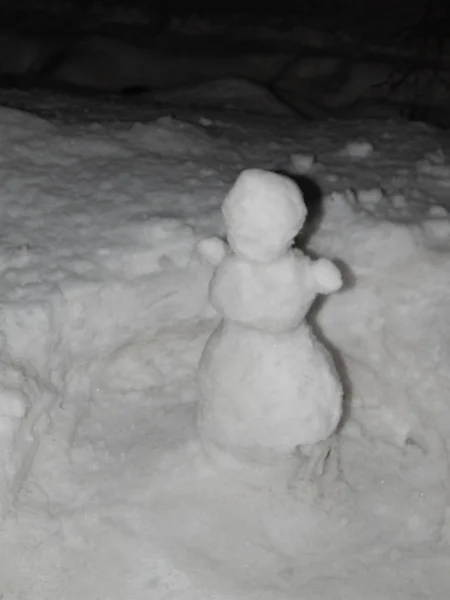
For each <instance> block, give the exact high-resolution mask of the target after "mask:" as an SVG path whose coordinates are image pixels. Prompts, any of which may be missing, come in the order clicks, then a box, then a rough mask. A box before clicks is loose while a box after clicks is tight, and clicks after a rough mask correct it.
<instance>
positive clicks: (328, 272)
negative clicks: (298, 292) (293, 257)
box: [313, 258, 342, 294]
mask: <svg viewBox="0 0 450 600" xmlns="http://www.w3.org/2000/svg"><path fill="white" fill-rule="evenodd" d="M313 268H314V271H313V272H314V277H315V279H316V282H317V285H318V290H319V292H320V293H322V294H325V293H329V292H335V291H337V290H339V289H340V288H341V287H342V275H341V272H340V271H339V269H338V268H337V266H336V265H335V264H334V263H332V262H331V261H330V260H328V259H326V258H319V259H318V260H316V261H315V263H314V265H313Z"/></svg>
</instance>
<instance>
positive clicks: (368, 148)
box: [339, 140, 374, 158]
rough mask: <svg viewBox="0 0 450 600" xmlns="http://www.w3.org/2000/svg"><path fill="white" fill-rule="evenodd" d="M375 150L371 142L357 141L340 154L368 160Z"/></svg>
mask: <svg viewBox="0 0 450 600" xmlns="http://www.w3.org/2000/svg"><path fill="white" fill-rule="evenodd" d="M373 150H374V148H373V146H372V144H371V143H370V142H367V141H365V140H355V141H353V142H349V143H348V144H347V145H346V146H345V147H344V148H343V149H342V150H341V151H340V153H339V154H341V155H342V156H349V157H351V158H367V157H368V156H370V155H371V154H372V152H373Z"/></svg>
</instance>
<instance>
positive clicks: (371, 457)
mask: <svg viewBox="0 0 450 600" xmlns="http://www.w3.org/2000/svg"><path fill="white" fill-rule="evenodd" d="M22 100H23V98H22V99H21V98H18V99H17V103H18V104H20V103H21V102H22ZM41 100H42V96H41ZM47 100H48V104H47V105H46V107H47V109H48V111H50V109H49V107H50V108H51V107H52V106H53V107H54V106H55V104H52V102H53V100H52V99H51V98H50V99H47ZM47 100H46V102H47ZM55 102H56V104H57V103H58V102H60V100H58V99H57V100H56V101H55ZM71 102H72V107H70V106H69V110H68V111H67V106H66V113H67V116H69V117H70V115H72V118H71V119H70V118H68V119H66V120H55V121H54V122H52V123H50V122H46V121H44V120H41V119H39V118H37V117H34V116H30V115H27V114H24V113H22V112H19V111H14V110H11V109H2V110H1V111H0V139H1V142H0V143H1V153H0V178H1V223H2V229H1V234H2V235H1V255H0V256H1V262H0V278H1V280H0V281H1V285H0V302H1V311H0V329H1V348H2V352H1V362H2V368H1V370H0V394H1V404H0V406H1V410H0V444H1V448H2V457H3V460H2V462H1V464H0V503H1V512H2V516H3V522H2V529H1V532H0V535H1V543H0V597H3V598H4V599H5V600H6V599H7V600H19V599H28V598H33V600H44V599H45V600H61V599H64V600H79V599H80V598H86V599H87V600H94V599H95V600H96V599H102V600H103V599H105V600H106V599H108V600H124V599H125V598H126V599H133V600H141V599H142V600H143V599H148V598H152V600H153V599H154V600H162V599H165V600H168V599H169V598H170V599H178V598H179V599H183V600H191V599H192V600H194V599H195V600H198V599H201V600H206V599H220V600H222V599H225V598H227V599H233V600H269V599H270V600H275V599H276V600H283V599H294V598H295V599H298V598H305V599H306V598H308V600H310V599H311V600H336V599H338V598H342V599H345V600H361V599H362V598H364V600H381V599H382V600H386V599H389V600H403V599H404V600H406V599H408V600H411V599H425V598H432V599H433V600H435V599H445V598H448V592H449V590H450V545H449V535H450V529H449V520H448V515H449V513H448V500H449V497H448V482H449V477H448V458H449V447H448V439H450V438H449V433H450V405H449V391H450V381H449V378H450V375H449V373H450V369H449V364H450V343H449V340H450V321H449V319H448V306H449V300H450V222H449V217H448V213H447V211H446V207H448V204H449V201H448V181H449V173H450V165H449V160H448V158H447V157H448V155H449V151H450V144H449V138H448V136H446V135H445V134H443V133H440V132H437V131H436V130H434V129H432V128H430V127H427V126H424V125H420V124H414V125H411V124H405V123H397V124H396V123H394V122H383V123H381V122H370V121H366V122H363V121H361V122H357V121H354V122H351V123H350V122H348V123H346V122H342V123H339V122H327V123H321V124H314V125H312V124H305V123H303V122H301V121H300V120H295V119H288V118H286V119H282V118H280V117H278V118H276V119H270V118H263V117H258V118H254V117H248V118H246V117H244V116H230V115H227V114H225V113H224V114H223V116H221V117H220V118H218V117H217V115H216V116H214V114H213V113H205V112H202V113H200V112H195V110H192V111H191V112H190V113H189V116H188V117H187V116H186V119H184V120H176V119H171V118H169V117H167V116H166V117H164V118H161V119H159V120H153V121H151V122H147V123H145V122H141V123H138V122H136V123H131V122H126V119H128V121H132V120H133V118H138V117H133V115H131V114H130V113H129V105H127V106H128V108H126V109H124V108H123V107H118V109H117V112H114V111H115V109H116V108H117V107H116V106H112V105H111V106H103V116H104V115H105V111H110V112H109V113H108V114H109V118H110V123H106V122H104V123H94V122H89V121H88V118H89V117H91V119H95V118H96V115H97V114H99V111H100V108H99V103H98V101H97V104H95V105H94V109H92V110H91V111H87V110H86V112H84V111H83V110H78V107H79V104H77V101H76V100H72V101H71ZM41 108H42V105H41ZM139 110H141V109H139ZM139 110H138V109H136V111H135V113H134V115H142V114H143V113H144V112H145V111H143V109H142V110H141V112H139ZM71 111H72V112H71ZM152 114H153V113H152ZM186 115H187V113H186ZM80 116H84V119H85V120H84V122H82V121H81V120H80V119H79V117H80ZM115 117H119V118H120V119H122V121H121V122H120V121H115V120H114V119H115ZM202 117H203V118H202ZM77 120H78V122H76V121H77ZM103 120H106V119H105V118H104V117H103ZM187 121H189V122H187ZM363 143H366V144H370V146H371V147H373V151H372V152H370V154H367V153H363V154H361V153H358V152H356V156H355V153H354V152H353V149H354V148H355V144H356V146H358V147H361V144H362V145H363V146H364V144H363ZM366 147H368V145H367V146H366ZM349 149H350V152H349ZM292 155H314V156H315V157H316V160H315V162H314V164H313V165H312V167H311V171H310V174H311V176H312V177H313V178H314V179H315V180H316V181H317V182H318V183H319V184H320V186H321V188H322V190H323V192H324V194H325V195H326V201H325V205H324V216H323V220H322V222H321V224H320V227H319V228H318V230H317V231H316V232H315V234H314V235H313V236H312V238H311V241H310V249H311V251H312V252H317V253H318V254H320V255H325V256H328V257H330V258H333V259H336V260H338V261H341V263H340V264H341V266H342V269H343V271H344V273H345V275H346V288H345V289H344V290H343V291H341V292H340V293H337V294H334V295H333V296H331V297H330V298H327V300H326V301H325V302H324V303H323V304H322V305H319V306H317V307H316V312H315V314H314V321H315V323H316V324H317V326H318V327H320V331H321V333H322V335H323V336H324V338H325V339H326V340H327V341H328V342H329V344H330V346H331V348H332V349H334V353H335V358H336V360H337V361H338V364H339V367H340V369H341V374H342V376H343V377H344V380H345V382H346V386H347V415H346V421H345V423H344V426H343V428H342V430H341V431H340V434H339V436H338V438H337V441H336V444H337V455H338V456H339V464H337V465H336V468H337V469H339V471H340V478H339V479H338V480H337V481H334V480H327V479H325V480H323V481H321V482H320V485H319V484H317V485H309V486H303V487H302V486H300V487H299V488H298V489H296V490H289V489H285V488H283V486H282V484H281V483H280V480H279V479H277V476H276V474H273V473H271V474H262V476H261V477H260V478H259V479H258V478H255V479H251V480H250V479H249V482H251V483H249V482H247V480H246V477H245V476H243V477H242V478H240V479H239V478H237V477H236V478H235V477H233V476H228V475H227V474H226V473H224V472H222V471H216V470H214V468H212V466H211V465H210V464H209V463H208V461H207V460H206V459H204V458H203V456H202V454H201V453H200V451H199V448H198V443H197V433H196V430H195V426H194V424H195V413H196V403H197V401H198V388H197V382H196V367H197V363H198V360H199V357H200V353H201V351H202V348H203V346H204V344H205V342H206V339H207V338H208V336H209V335H210V333H211V332H212V331H213V329H214V327H215V326H216V325H217V316H216V314H215V313H214V311H213V310H212V308H211V307H210V305H209V303H208V297H207V288H208V282H209V278H210V276H211V271H212V267H211V266H209V265H207V264H205V262H204V261H202V260H201V258H200V257H199V256H198V255H197V253H196V250H195V247H196V244H197V242H198V241H199V240H200V239H202V238H204V237H205V236H209V235H222V234H223V222H222V219H221V216H220V212H219V208H220V205H221V203H222V201H223V198H224V196H225V194H226V193H227V191H228V189H229V187H230V185H231V183H232V182H233V181H234V180H235V178H236V176H237V175H238V173H239V172H240V171H241V170H242V169H243V168H248V167H257V168H277V169H278V168H288V167H289V165H290V164H291V156H292ZM305 189H306V188H305ZM308 189H310V188H308ZM437 207H441V208H437Z"/></svg>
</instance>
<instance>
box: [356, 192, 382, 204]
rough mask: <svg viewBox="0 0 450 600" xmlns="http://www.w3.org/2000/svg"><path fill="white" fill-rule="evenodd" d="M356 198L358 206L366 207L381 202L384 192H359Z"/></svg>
mask: <svg viewBox="0 0 450 600" xmlns="http://www.w3.org/2000/svg"><path fill="white" fill-rule="evenodd" d="M357 196H358V202H359V204H362V205H364V206H367V205H373V204H378V203H379V202H381V200H383V198H384V192H383V190H382V189H381V188H372V189H369V190H359V191H358V192H357Z"/></svg>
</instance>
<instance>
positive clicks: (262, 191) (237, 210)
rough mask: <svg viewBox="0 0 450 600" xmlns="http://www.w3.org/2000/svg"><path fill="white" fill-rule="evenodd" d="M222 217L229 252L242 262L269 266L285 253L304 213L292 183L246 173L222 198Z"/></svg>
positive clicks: (258, 171)
mask: <svg viewBox="0 0 450 600" xmlns="http://www.w3.org/2000/svg"><path fill="white" fill-rule="evenodd" d="M222 213H223V217H224V220H225V226H226V228H227V238H228V243H229V245H230V247H231V249H232V250H233V251H234V252H235V253H236V254H239V255H240V256H242V257H243V258H246V259H249V260H253V261H255V262H270V261H272V260H276V259H278V258H280V257H281V256H283V254H285V253H286V251H287V250H288V248H289V247H290V246H291V244H292V241H293V239H294V238H295V236H296V235H297V233H298V232H299V230H300V229H301V228H302V225H303V223H304V222H305V218H306V214H307V211H306V206H305V204H304V202H303V196H302V193H301V191H300V189H299V187H298V186H297V185H296V184H295V183H294V182H293V181H292V180H291V179H289V178H288V177H284V176H283V175H278V174H276V173H272V172H270V171H263V170H261V169H247V170H246V171H243V172H242V173H241V174H240V175H239V177H238V178H237V180H236V182H235V184H234V186H233V187H232V189H231V190H230V192H229V193H228V195H227V197H226V198H225V201H224V203H223V206H222Z"/></svg>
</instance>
